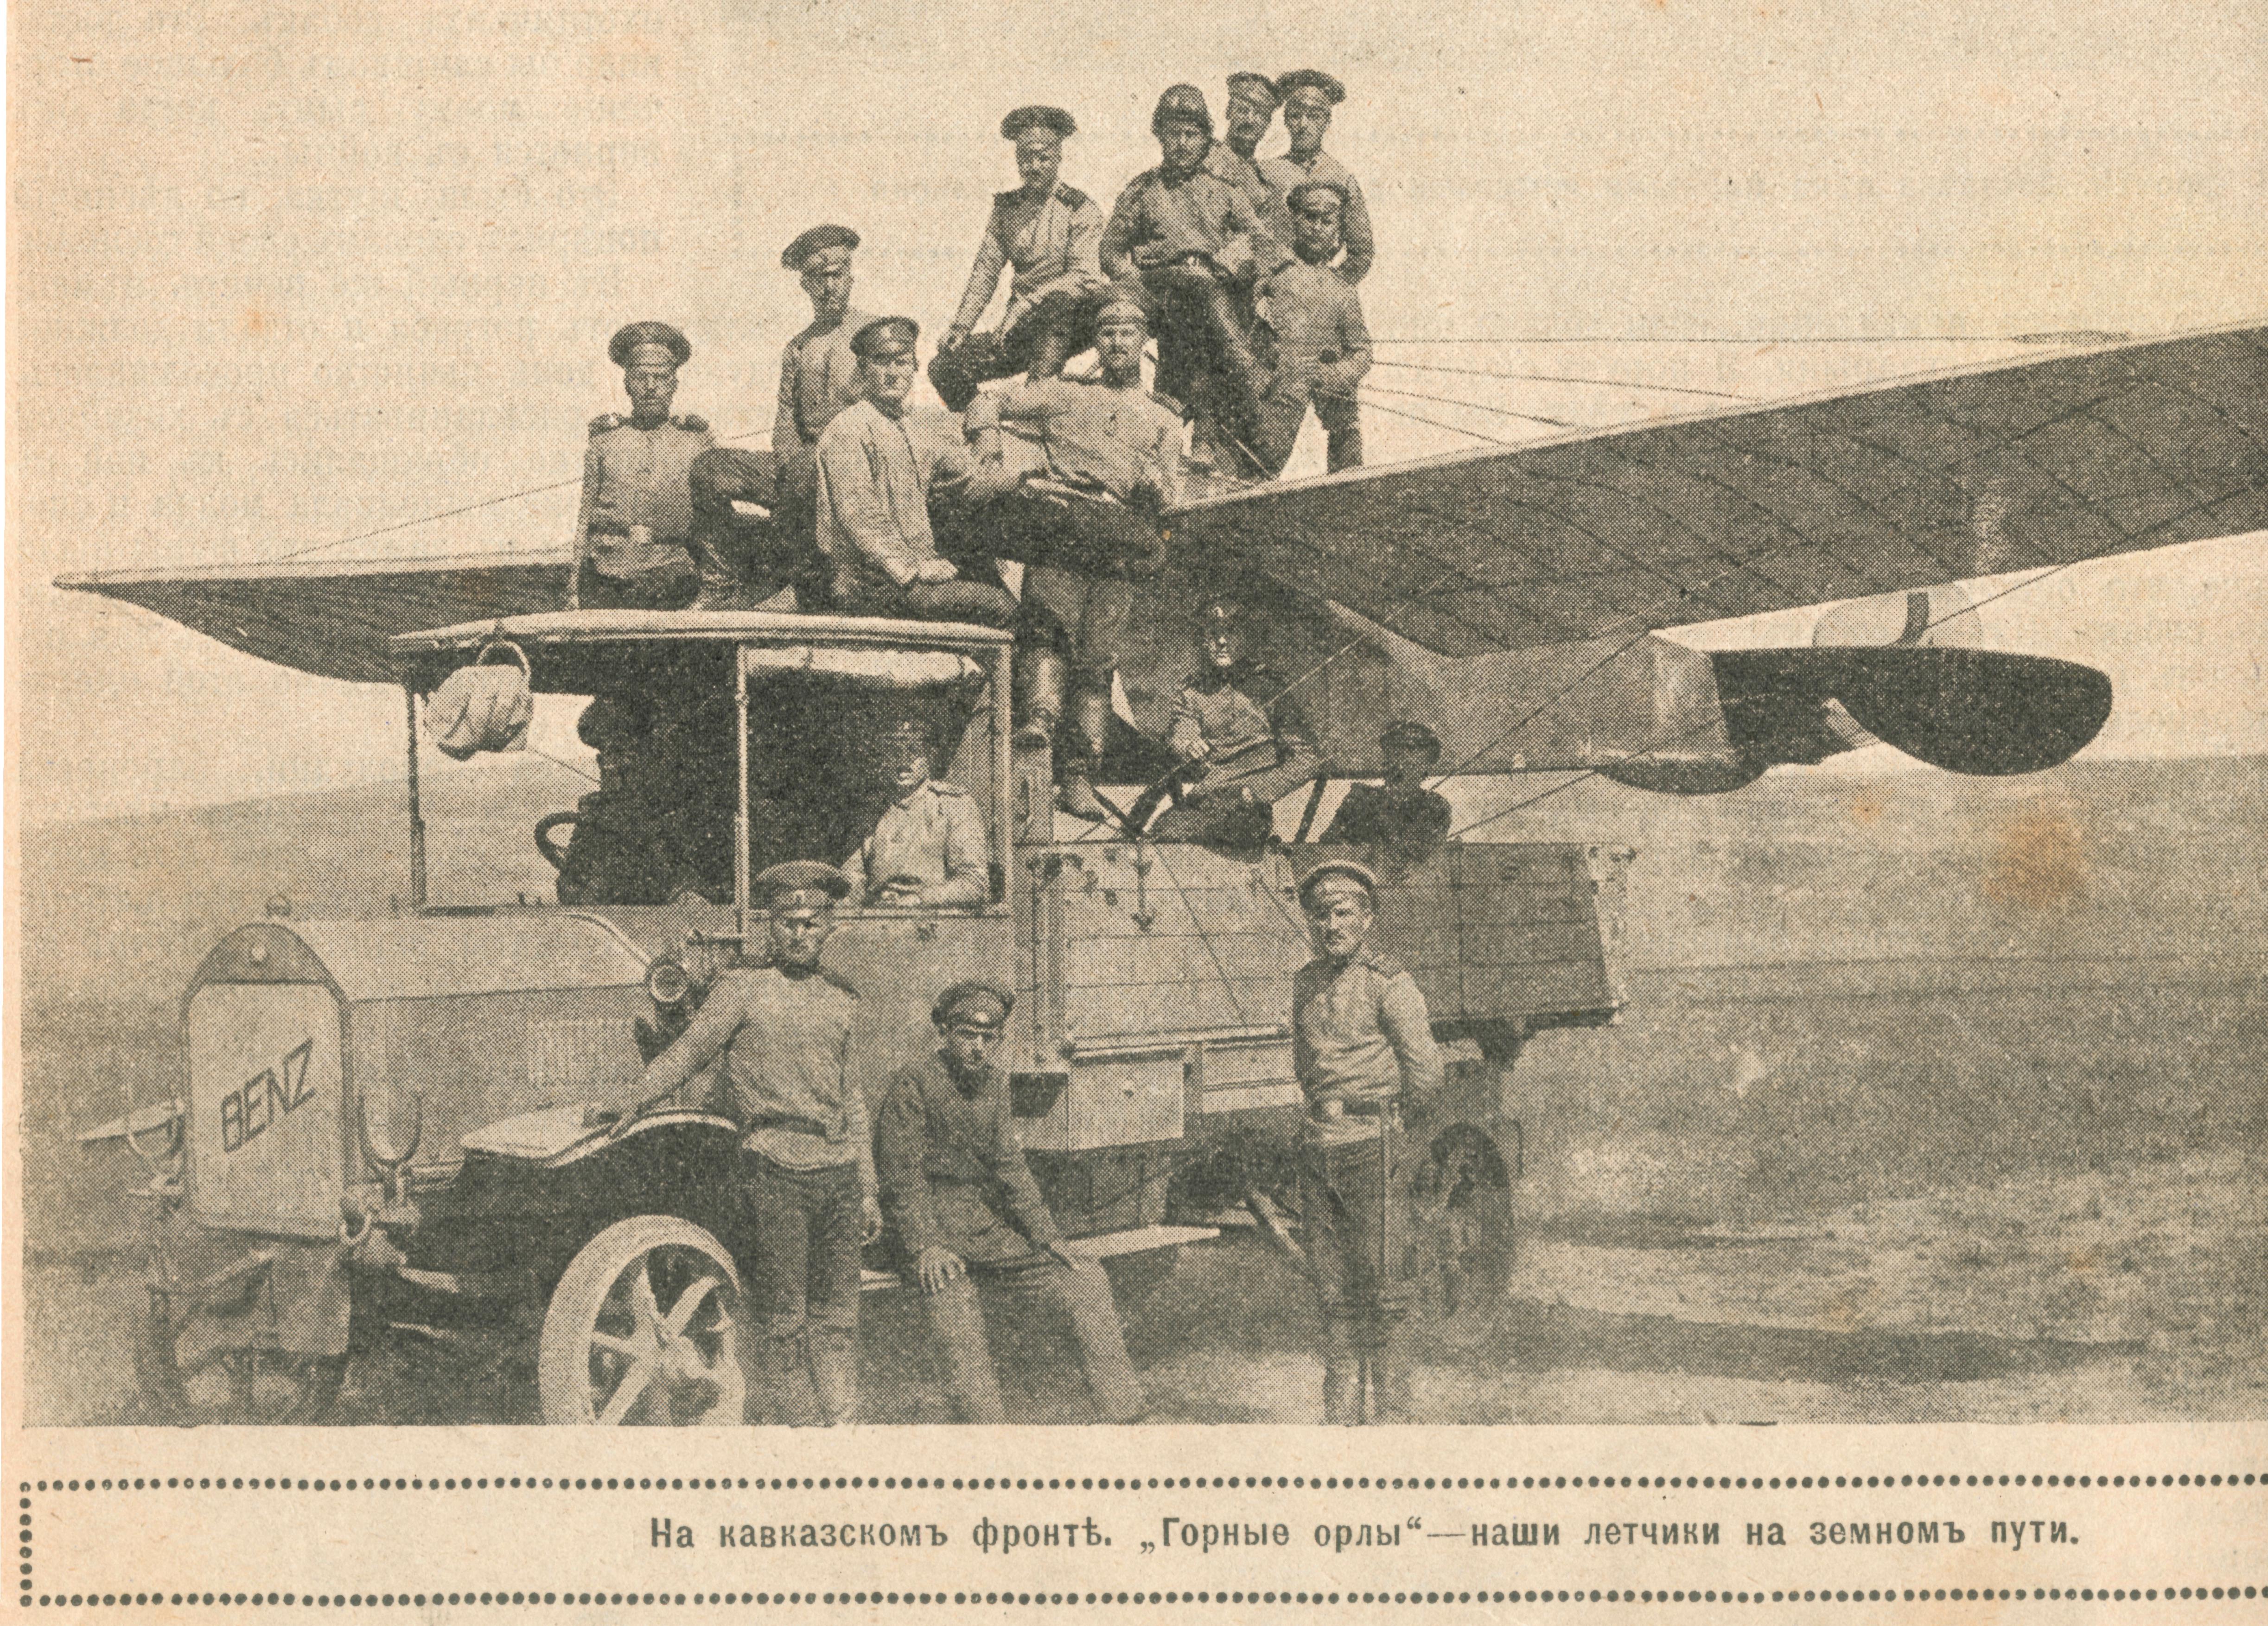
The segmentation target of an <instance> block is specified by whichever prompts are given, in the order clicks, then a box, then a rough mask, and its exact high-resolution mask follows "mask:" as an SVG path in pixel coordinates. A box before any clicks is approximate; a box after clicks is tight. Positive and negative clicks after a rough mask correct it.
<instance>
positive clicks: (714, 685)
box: [420, 645, 1005, 908]
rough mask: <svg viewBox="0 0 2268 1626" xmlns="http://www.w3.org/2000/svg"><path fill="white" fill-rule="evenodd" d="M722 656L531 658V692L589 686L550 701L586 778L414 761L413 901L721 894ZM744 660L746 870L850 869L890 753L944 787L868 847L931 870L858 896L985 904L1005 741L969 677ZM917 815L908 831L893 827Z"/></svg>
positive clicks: (725, 736)
mask: <svg viewBox="0 0 2268 1626" xmlns="http://www.w3.org/2000/svg"><path fill="white" fill-rule="evenodd" d="M893 660H895V665H893V664H891V663H892V662H893ZM553 665H554V669H553V670H551V671H546V670H545V669H544V668H543V667H542V666H541V665H539V667H538V683H539V686H540V687H545V688H548V687H549V686H550V685H549V683H547V682H546V681H545V680H546V679H547V678H548V679H550V680H552V681H569V680H579V681H582V682H584V683H585V684H586V685H587V687H588V689H589V691H590V693H589V697H588V699H587V700H584V699H583V698H582V697H581V696H580V695H562V696H561V699H563V700H565V701H566V702H567V703H568V704H569V705H570V706H574V705H578V704H579V706H580V713H579V716H578V718H577V722H576V725H575V727H576V732H577V734H578V736H579V737H580V739H581V740H582V742H583V745H584V746H585V747H586V748H587V752H588V754H586V755H585V756H584V757H583V759H582V762H581V763H579V764H578V766H579V767H581V768H583V769H585V772H589V773H594V775H595V780H596V783H595V784H594V783H592V781H591V779H589V778H583V779H578V778H576V777H574V776H573V774H572V771H571V769H568V768H565V767H562V766H560V765H559V764H557V763H556V762H555V761H549V760H547V759H546V758H545V757H542V756H532V757H528V758H515V759H508V760H492V761H491V762H490V763H488V764H482V765H479V766H477V767H476V768H475V769H473V770H471V771H463V772H459V771H448V770H446V764H444V765H442V766H443V769H444V771H441V772H438V773H437V772H436V771H435V765H436V757H435V754H434V753H433V752H432V751H431V749H430V747H429V748H427V749H425V750H424V751H423V752H421V758H422V760H423V764H424V769H423V772H422V774H421V779H422V781H423V784H422V790H421V797H420V800H421V804H422V806H423V814H424V820H425V823H426V827H427V834H426V847H427V850H428V853H429V857H428V860H427V868H428V876H429V879H428V895H429V901H430V902H431V904H432V905H434V906H437V907H442V908H450V907H456V908H463V907H471V906H482V905H490V904H511V903H515V902H529V903H536V902H542V903H549V902H552V901H557V902H559V903H563V904H571V905H581V906H606V905H618V906H645V905H663V904H667V903H670V902H672V901H677V900H680V899H681V898H683V897H684V896H686V895H687V894H696V895H698V896H699V897H702V898H704V899H706V900H708V901H711V902H714V903H719V904H725V903H730V902H732V901H733V899H734V887H735V859H736V843H735V825H736V820H737V819H738V816H739V814H740V806H741V798H740V787H739V784H738V781H737V770H738V768H739V764H740V761H741V760H742V754H741V751H740V743H739V741H738V740H737V739H736V738H735V733H736V726H737V722H738V717H739V715H740V699H739V696H738V695H737V693H736V690H735V687H734V681H735V669H734V664H733V651H732V650H731V648H730V646H723V647H719V646H718V645H710V646H707V647H699V648H690V649H688V648H679V649H675V650H670V651H652V650H644V651H617V652H616V658H615V659H613V660H611V661H599V660H595V659H593V658H592V657H591V655H590V653H589V652H588V651H583V652H581V653H580V655H579V657H578V658H577V659H576V660H575V661H574V663H573V664H572V666H570V665H569V663H568V662H566V661H564V660H561V661H556V662H555V663H554V664H553ZM746 674H747V675H746V683H747V742H746V743H747V750H746V761H747V769H748V784H747V814H748V850H747V865H748V868H747V873H748V874H750V875H755V874H757V873H760V872H762V871H763V870H764V869H766V868H768V867H770V865H775V864H781V863H785V862H787V861H789V860H791V859H797V858H816V859H819V860H821V861H822V862H825V863H828V864H832V865H843V866H845V867H846V868H848V867H851V866H853V865H856V864H858V861H859V860H860V859H861V858H862V856H865V855H864V854H863V853H862V850H865V849H867V848H868V846H869V842H870V838H871V837H873V835H875V832H876V829H877V827H878V825H880V824H881V823H882V821H883V819H884V815H885V813H889V812H891V810H892V809H893V808H894V807H895V806H898V805H899V804H900V803H902V802H907V801H908V800H909V798H908V794H907V793H908V789H909V786H908V783H907V779H906V760H905V759H906V758H907V757H908V756H909V754H913V753H916V752H917V753H918V754H919V756H920V758H921V760H922V762H923V764H924V765H925V769H926V771H925V772H924V773H921V774H920V775H919V777H920V778H921V779H922V780H923V781H924V782H926V783H928V784H932V785H936V784H939V782H942V784H943V785H944V786H945V787H949V791H947V792H946V793H942V794H940V793H939V792H932V793H931V794H930V795H929V796H928V797H927V798H926V799H925V800H924V801H922V802H921V803H920V805H919V806H915V807H914V811H913V813H905V814H900V815H898V816H897V817H896V818H895V820H894V821H893V823H892V825H891V826H890V827H889V828H890V829H891V830H892V831H893V832H899V833H901V835H902V839H900V840H899V841H897V842H895V843H891V842H885V844H884V845H885V848H886V853H885V859H886V860H887V862H886V867H889V868H892V869H894V870H917V871H923V872H924V875H925V876H926V870H927V868H928V867H929V866H931V865H932V863H933V864H934V867H935V868H936V870H937V873H936V874H935V875H934V876H926V879H929V880H930V881H931V883H932V884H931V885H930V887H928V888H927V891H928V892H929V894H931V895H929V896H927V897H924V896H923V895H922V889H920V888H909V887H898V888H895V889H888V888H885V887H883V885H882V884H881V883H883V882H884V881H887V880H890V879H902V877H895V876H891V875H880V874H878V875H876V876H875V877H874V878H873V882H874V884H873V886H872V887H868V888H865V891H866V892H869V893H871V894H872V895H868V896H865V897H864V899H863V901H865V902H866V903H869V904H872V905H873V906H875V907H924V906H926V907H961V908H966V907H972V906H982V905H985V904H989V903H990V902H992V901H995V900H996V899H997V898H998V895H999V891H1000V881H999V877H998V869H999V864H998V857H999V854H998V850H997V842H996V838H995V833H996V832H997V831H998V828H999V824H998V819H999V813H1000V809H999V807H998V805H997V803H998V793H997V791H998V784H1000V783H1001V782H1002V780H1003V779H1004V777H1005V770H1004V764H1003V763H1001V762H1000V761H998V760H997V757H998V751H999V750H1000V749H1001V748H1002V747H1003V746H1004V745H1005V742H1003V741H998V740H996V738H995V733H994V722H995V719H994V716H993V709H992V706H991V703H990V685H989V682H988V681H987V674H986V673H984V671H983V668H981V667H980V666H977V665H976V663H975V662H972V661H969V660H967V659H965V658H961V657H959V656H954V655H940V654H939V653H937V652H935V651H902V652H892V651H856V652H855V654H853V653H851V652H844V651H817V652H816V653H815V654H814V651H810V650H781V649H777V648H770V649H763V650H752V651H749V652H748V654H747V657H746ZM909 679H913V680H921V679H927V680H929V681H908V680H909ZM550 704H551V703H550V702H549V701H547V702H546V705H547V710H548V709H549V706H550ZM932 806H934V807H935V808H940V809H942V810H943V813H944V815H945V816H944V817H942V818H937V817H932V815H931V808H932ZM917 816H918V817H919V820H920V821H921V828H918V829H917V830H914V831H913V832H912V834H911V835H910V836H904V835H903V832H904V830H905V828H906V827H908V826H909V823H911V822H912V821H913V820H915V818H916V817H917ZM932 824H934V825H936V826H937V827H938V828H937V829H936V830H934V831H932V830H931V829H930V828H929V827H930V826H931V825H932ZM947 825H950V827H951V828H950V829H949V830H948V829H946V826H947ZM909 841H910V842H911V843H912V844H911V847H910V848H909V846H908V842H909ZM929 845H933V846H935V847H936V848H937V849H938V850H937V851H936V852H935V853H931V852H929V851H927V850H926V848H927V846H929ZM948 849H950V850H948ZM971 865H974V866H975V872H974V877H973V879H972V876H971ZM955 871H957V872H958V877H959V879H958V880H957V883H955V884H953V885H946V881H947V880H948V879H949V873H948V872H955ZM860 879H865V877H864V876H861V877H860Z"/></svg>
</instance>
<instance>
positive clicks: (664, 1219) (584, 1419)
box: [536, 1214, 747, 1428]
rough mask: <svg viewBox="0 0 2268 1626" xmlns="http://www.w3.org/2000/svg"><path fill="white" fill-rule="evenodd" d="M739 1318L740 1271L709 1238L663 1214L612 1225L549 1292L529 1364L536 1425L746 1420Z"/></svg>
mask: <svg viewBox="0 0 2268 1626" xmlns="http://www.w3.org/2000/svg"><path fill="white" fill-rule="evenodd" d="M742 1322H743V1313H742V1310H741V1303H740V1273H739V1272H738V1271H736V1270H735V1269H733V1260H732V1255H730V1254H727V1253H726V1252H725V1248H724V1247H723V1246H722V1245H721V1244H720V1243H719V1242H718V1240H717V1239H716V1238H715V1237H713V1236H711V1235H710V1234H709V1232H706V1231H703V1229H702V1228H701V1227H700V1226H698V1225H693V1224H691V1223H689V1221H686V1220H682V1219H679V1218H675V1217H674V1216H672V1215H667V1214H640V1215H636V1216H634V1217H632V1218H629V1219H624V1220H621V1221H618V1222H617V1223H615V1224H614V1225H609V1226H608V1227H607V1228H606V1229H605V1230H604V1231H601V1232H600V1233H599V1234H598V1235H597V1236H595V1237H593V1238H592V1239H591V1240H590V1241H588V1242H586V1243H585V1244H584V1246H583V1250H582V1252H580V1253H578V1254H576V1255H575V1259H574V1262H573V1263H571V1264H570V1265H569V1266H568V1267H567V1273H566V1274H565V1275H564V1276H563V1277H560V1278H559V1285H558V1287H557V1288H556V1289H555V1290H554V1291H553V1292H552V1294H551V1306H550V1308H549V1310H548V1311H547V1312H546V1313H545V1314H544V1318H543V1336H542V1339H541V1344H540V1346H539V1350H538V1354H537V1357H536V1387H537V1390H538V1393H539V1394H540V1395H541V1400H542V1407H543V1420H544V1421H545V1422H546V1423H554V1424H594V1423H595V1424H603V1425H607V1426H613V1425H615V1424H660V1425H663V1426H676V1427H681V1428H682V1427H690V1426H693V1425H696V1424H736V1423H740V1422H742V1421H743V1420H744V1419H745V1408H746V1405H747V1378H746V1376H745V1375H744V1374H743V1372H742V1371H741V1368H740V1341H741V1339H742V1337H743V1336H744V1335H745V1334H744V1333H743V1331H742Z"/></svg>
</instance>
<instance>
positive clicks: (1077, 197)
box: [1056, 186, 1094, 209]
mask: <svg viewBox="0 0 2268 1626" xmlns="http://www.w3.org/2000/svg"><path fill="white" fill-rule="evenodd" d="M1056 196H1057V197H1058V198H1060V199H1062V200H1063V205H1064V208H1065V209H1085V208H1086V206H1087V204H1088V203H1090V202H1093V201H1094V200H1092V199H1091V198H1089V197H1088V196H1087V195H1086V193H1084V192H1082V191H1080V190H1079V188H1077V187H1065V186H1058V187H1057V188H1056Z"/></svg>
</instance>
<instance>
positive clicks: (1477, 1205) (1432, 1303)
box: [1396, 1123, 1514, 1332]
mask: <svg viewBox="0 0 2268 1626" xmlns="http://www.w3.org/2000/svg"><path fill="white" fill-rule="evenodd" d="M1397 1175H1400V1178H1399V1179H1398V1180H1397V1182H1396V1183H1397V1184H1398V1185H1400V1187H1401V1191H1400V1197H1401V1202H1402V1214H1403V1219H1402V1222H1401V1223H1402V1225H1403V1227H1404V1229H1403V1233H1402V1234H1403V1239H1404V1242H1403V1246H1404V1247H1406V1249H1407V1253H1406V1254H1405V1255H1404V1260H1405V1262H1404V1267H1403V1268H1404V1271H1405V1273H1406V1274H1407V1276H1408V1277H1409V1279H1410V1283H1411V1284H1412V1286H1413V1287H1414V1288H1415V1289H1416V1294H1417V1302H1416V1312H1417V1317H1418V1321H1420V1322H1421V1323H1424V1324H1429V1325H1431V1326H1432V1327H1434V1328H1437V1329H1439V1330H1441V1331H1444V1332H1454V1329H1458V1328H1464V1329H1469V1330H1477V1329H1480V1328H1485V1327H1486V1326H1488V1325H1489V1324H1490V1323H1491V1322H1492V1321H1494V1319H1495V1317H1496V1314H1497V1313H1498V1311H1499V1309H1500V1308H1501V1306H1503V1304H1504V1301H1505V1295H1506V1292H1507V1291H1509V1289H1510V1284H1511V1277H1512V1267H1513V1250H1514V1232H1513V1202H1512V1181H1511V1178H1510V1171H1509V1168H1508V1166H1507V1165H1506V1160H1505V1158H1504V1156H1503V1154H1502V1152H1501V1151H1499V1149H1498V1146H1497V1144H1496V1142H1495V1141H1494V1140H1492V1139H1491V1137H1489V1136H1488V1135H1486V1134H1485V1133H1484V1132H1483V1131H1482V1130H1480V1129H1477V1128H1476V1127H1474V1126H1473V1125H1471V1124H1469V1123H1460V1124H1454V1125H1452V1126H1450V1127H1449V1128H1448V1129H1444V1130H1442V1131H1441V1132H1440V1134H1438V1135H1436V1136H1435V1137H1433V1138H1432V1142H1431V1143H1430V1144H1427V1145H1426V1146H1425V1149H1424V1150H1423V1151H1418V1152H1417V1153H1416V1154H1415V1155H1413V1156H1412V1157H1411V1158H1410V1169H1409V1171H1408V1173H1407V1174H1406V1175H1402V1174H1401V1172H1400V1171H1397Z"/></svg>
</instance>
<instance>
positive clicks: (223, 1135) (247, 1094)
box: [220, 1039, 315, 1151]
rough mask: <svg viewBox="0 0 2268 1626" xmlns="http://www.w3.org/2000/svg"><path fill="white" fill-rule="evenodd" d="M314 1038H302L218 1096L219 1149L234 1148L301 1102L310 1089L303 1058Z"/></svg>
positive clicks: (310, 1093)
mask: <svg viewBox="0 0 2268 1626" xmlns="http://www.w3.org/2000/svg"><path fill="white" fill-rule="evenodd" d="M314 1051H315V1041H313V1039H302V1040H301V1041H299V1042H298V1044H296V1045H294V1046H292V1047H291V1049H290V1050H289V1051H288V1052H287V1053H286V1054H285V1055H284V1059H283V1060H282V1061H280V1062H278V1063H276V1065H275V1066H273V1067H270V1068H267V1069H265V1070H263V1071H261V1072H259V1073H257V1074H255V1075H254V1077H252V1078H247V1079H246V1080H245V1081H244V1082H243V1083H242V1084H240V1085H237V1087H236V1088H235V1089H233V1090H231V1091H230V1092H229V1093H227V1094H226V1095H224V1096H222V1097H221V1100H220V1149H221V1150H222V1151H237V1150H238V1149H239V1148H240V1147H241V1146H243V1145H244V1144H245V1143H246V1142H247V1141H250V1140H254V1139H256V1138H257V1137H259V1136H260V1135H261V1133H262V1132H264V1131H265V1130H266V1129H268V1127H269V1125H270V1124H272V1123H274V1122H276V1120H277V1119H278V1118H281V1117H283V1116H284V1115H285V1114H287V1113H289V1112H291V1111H292V1110H293V1109H295V1108H297V1107H300V1106H303V1105H305V1104H306V1102H307V1101H308V1100H310V1099H312V1098H313V1094H314V1092H313V1090H311V1089H309V1088H308V1087H307V1060H308V1058H309V1057H310V1056H313V1054H314Z"/></svg>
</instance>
